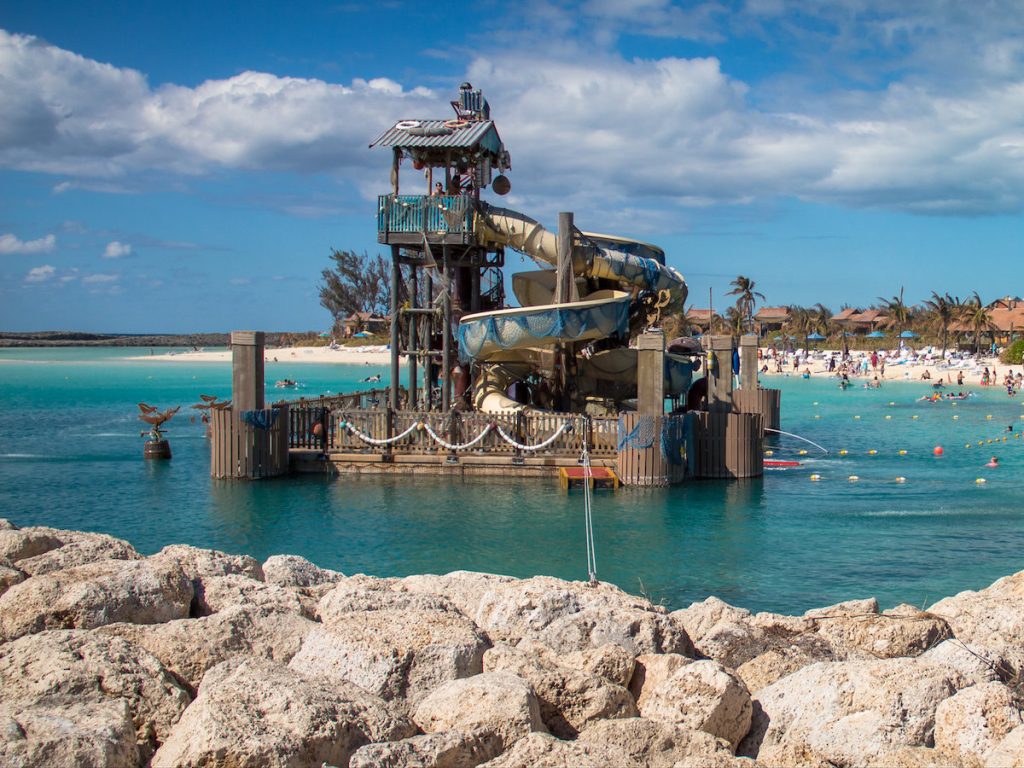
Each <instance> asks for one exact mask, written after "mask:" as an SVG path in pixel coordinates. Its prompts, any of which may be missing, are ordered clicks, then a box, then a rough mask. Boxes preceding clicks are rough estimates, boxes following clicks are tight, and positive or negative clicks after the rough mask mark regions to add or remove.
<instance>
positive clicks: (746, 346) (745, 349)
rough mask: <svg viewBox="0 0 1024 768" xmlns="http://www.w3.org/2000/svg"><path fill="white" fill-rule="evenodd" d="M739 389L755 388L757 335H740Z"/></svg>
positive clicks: (749, 389) (748, 389)
mask: <svg viewBox="0 0 1024 768" xmlns="http://www.w3.org/2000/svg"><path fill="white" fill-rule="evenodd" d="M740 389H743V390H747V391H751V390H754V389H757V336H754V335H752V334H749V333H748V334H744V335H743V336H740Z"/></svg>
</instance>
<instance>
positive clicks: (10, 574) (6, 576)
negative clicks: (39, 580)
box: [0, 559, 25, 595]
mask: <svg viewBox="0 0 1024 768" xmlns="http://www.w3.org/2000/svg"><path fill="white" fill-rule="evenodd" d="M24 580H25V574H24V573H22V572H21V571H20V570H18V569H17V568H15V567H14V564H13V563H12V562H11V561H10V560H6V559H0V595H2V594H3V593H4V592H6V591H7V590H8V589H10V588H11V587H13V586H14V585H15V584H20V583H21V582H23V581H24Z"/></svg>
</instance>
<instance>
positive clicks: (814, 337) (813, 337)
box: [807, 331, 825, 341]
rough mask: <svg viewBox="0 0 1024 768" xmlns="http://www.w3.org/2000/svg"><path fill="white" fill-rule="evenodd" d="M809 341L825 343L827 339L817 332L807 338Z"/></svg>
mask: <svg viewBox="0 0 1024 768" xmlns="http://www.w3.org/2000/svg"><path fill="white" fill-rule="evenodd" d="M807 340H808V341H824V340H825V337H824V336H822V335H821V334H820V333H818V332H817V331H815V332H814V333H812V334H811V335H810V336H808V337H807Z"/></svg>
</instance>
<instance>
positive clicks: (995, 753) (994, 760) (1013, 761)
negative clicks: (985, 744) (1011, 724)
mask: <svg viewBox="0 0 1024 768" xmlns="http://www.w3.org/2000/svg"><path fill="white" fill-rule="evenodd" d="M983 764H984V766H985V768H1024V726H1018V727H1017V728H1014V729H1013V730H1012V731H1010V733H1009V734H1007V735H1006V737H1005V738H1003V740H1002V741H1000V742H999V743H998V744H996V745H995V746H994V747H992V749H990V750H989V751H988V752H987V753H985V761H984V763H983Z"/></svg>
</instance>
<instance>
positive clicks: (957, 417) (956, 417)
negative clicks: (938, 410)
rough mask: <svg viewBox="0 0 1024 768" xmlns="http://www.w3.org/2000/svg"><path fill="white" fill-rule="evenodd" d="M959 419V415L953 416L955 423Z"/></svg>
mask: <svg viewBox="0 0 1024 768" xmlns="http://www.w3.org/2000/svg"><path fill="white" fill-rule="evenodd" d="M959 418H960V417H959V416H958V415H957V414H955V413H954V414H953V421H956V420H957V419H959Z"/></svg>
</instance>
